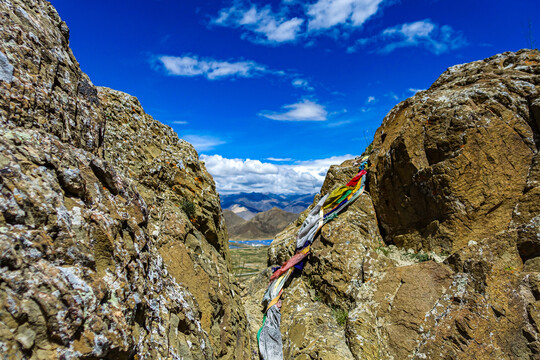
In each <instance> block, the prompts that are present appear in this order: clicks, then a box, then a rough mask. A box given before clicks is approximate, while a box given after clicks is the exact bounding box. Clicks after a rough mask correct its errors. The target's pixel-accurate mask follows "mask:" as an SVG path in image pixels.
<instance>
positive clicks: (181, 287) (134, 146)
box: [0, 0, 251, 359]
mask: <svg viewBox="0 0 540 360" xmlns="http://www.w3.org/2000/svg"><path fill="white" fill-rule="evenodd" d="M0 19H1V24H2V26H1V27H0V37H1V39H2V43H1V46H0V116H1V118H0V121H1V127H0V192H1V195H0V254H1V257H0V352H1V353H2V354H3V356H4V357H6V358H8V359H55V358H59V359H60V358H61V359H97V358H109V359H164V358H167V359H169V358H172V359H179V358H183V359H214V358H228V359H244V358H249V356H250V354H251V348H250V346H251V344H250V340H249V337H248V336H247V331H246V330H247V326H248V324H247V320H246V316H245V313H244V310H243V307H242V305H241V300H240V297H239V295H238V289H237V288H236V285H235V284H234V283H233V281H232V278H231V275H230V274H229V269H230V261H229V254H228V247H227V236H226V228H225V225H224V221H223V216H222V214H221V208H220V205H219V197H218V195H217V193H216V191H215V185H214V182H213V180H212V178H211V177H210V175H209V174H208V173H207V171H206V169H205V168H204V165H203V164H202V163H201V162H199V159H198V155H197V153H196V152H195V150H194V149H193V147H192V146H191V145H190V144H188V143H186V142H184V141H182V140H179V139H178V137H177V136H176V134H175V133H174V132H173V131H172V130H171V129H170V128H168V127H166V126H164V125H162V124H160V123H159V122H157V121H155V120H153V119H152V118H151V117H150V116H149V115H147V114H145V113H144V111H143V109H142V107H141V106H140V104H139V103H138V101H137V100H136V99H135V98H134V97H132V96H129V95H127V94H123V93H120V92H117V91H113V90H110V89H105V88H97V87H95V86H94V85H93V84H92V83H91V82H90V80H89V79H88V77H87V76H86V75H85V74H84V73H83V72H82V71H81V70H80V68H79V65H78V63H77V61H76V59H75V57H74V56H73V54H72V52H71V50H70V49H69V29H68V27H67V26H66V24H65V23H64V22H62V21H61V19H60V17H59V16H58V14H57V12H56V11H55V9H54V8H53V7H52V6H51V5H50V4H49V3H48V2H46V1H42V0H33V1H22V0H21V1H19V0H11V1H2V2H0Z"/></svg>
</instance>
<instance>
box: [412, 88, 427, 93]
mask: <svg viewBox="0 0 540 360" xmlns="http://www.w3.org/2000/svg"><path fill="white" fill-rule="evenodd" d="M424 90H426V89H413V88H409V91H410V92H412V93H413V94H416V93H417V92H419V91H424Z"/></svg>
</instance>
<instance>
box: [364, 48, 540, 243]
mask: <svg viewBox="0 0 540 360" xmlns="http://www.w3.org/2000/svg"><path fill="white" fill-rule="evenodd" d="M539 74H540V54H539V53H538V52H537V51H522V52H518V53H505V54H501V55H496V56H493V57H491V58H489V59H485V60H481V61H476V62H473V63H470V64H464V65H456V66H454V67H451V68H449V69H448V70H447V71H446V72H445V73H444V74H442V75H441V77H440V78H439V79H438V80H437V81H436V82H435V83H434V84H433V85H432V86H431V87H430V88H429V89H428V90H427V91H421V92H419V93H417V94H416V95H415V96H413V97H412V98H410V99H408V100H406V101H404V102H402V103H400V104H399V105H397V106H396V107H395V108H394V109H393V110H392V111H391V112H390V113H389V114H388V115H387V116H386V118H385V119H384V120H383V124H382V126H381V127H380V128H379V130H378V131H377V132H376V134H375V139H374V142H373V148H374V149H375V151H374V153H373V154H372V155H371V157H370V163H371V164H372V168H371V171H370V181H371V187H370V193H371V194H372V196H373V202H374V204H375V207H376V208H377V216H378V218H379V221H380V224H381V227H382V228H383V229H384V232H385V236H386V239H387V240H388V241H392V242H394V243H395V244H396V245H398V246H403V247H411V248H413V249H416V250H419V249H421V248H424V249H427V250H430V249H433V250H439V251H440V250H445V251H452V250H457V249H459V248H461V247H463V246H465V245H466V244H467V242H468V241H469V240H477V239H478V238H484V237H487V236H491V235H492V234H495V233H497V232H499V231H503V230H506V229H507V228H508V227H509V225H510V223H511V222H512V219H513V217H515V216H516V214H517V213H518V212H519V210H518V211H517V212H515V211H514V210H516V206H517V204H518V203H520V202H522V201H528V200H525V199H522V197H527V195H525V194H524V193H529V192H530V191H529V188H530V187H531V186H537V185H534V184H532V183H531V180H530V179H529V176H530V175H533V176H536V175H534V174H530V170H531V168H532V167H531V165H532V164H533V159H534V158H535V157H536V154H537V144H538V129H539V119H538V115H539V114H538V110H537V109H538V105H537V104H538V98H540V92H539V91H540V79H539ZM518 207H519V206H518ZM396 214H399V216H396ZM523 220H525V219H523ZM520 222H521V220H520Z"/></svg>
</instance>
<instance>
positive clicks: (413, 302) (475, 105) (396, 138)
mask: <svg viewBox="0 0 540 360" xmlns="http://www.w3.org/2000/svg"><path fill="white" fill-rule="evenodd" d="M539 91H540V53H539V52H538V51H519V52H517V53H504V54H500V55H496V56H494V57H491V58H489V59H486V60H482V61H477V62H474V63H470V64H464V65H458V66H455V67H452V68H450V69H448V71H446V72H445V73H444V74H443V75H441V77H440V78H439V79H438V80H437V81H436V82H435V83H434V84H433V86H432V87H431V88H430V89H428V90H426V91H423V92H420V93H418V94H416V95H415V96H413V97H412V98H410V99H408V100H406V101H404V102H402V103H400V104H398V105H397V106H396V107H395V108H394V109H393V110H392V111H391V112H390V113H389V114H388V116H387V117H386V118H385V120H384V121H383V124H382V126H381V128H380V129H379V130H378V131H377V133H376V135H375V140H374V143H373V149H374V150H373V152H372V154H371V156H370V158H369V162H370V169H369V174H370V176H369V180H370V181H369V182H368V192H367V193H365V194H363V195H362V196H361V197H359V198H358V199H357V201H356V202H355V203H353V204H352V205H351V206H350V207H349V208H348V209H347V210H346V211H345V212H343V213H341V214H340V215H339V216H338V217H337V218H336V219H335V220H333V221H332V222H330V223H328V224H326V225H325V226H324V227H323V228H322V231H321V234H320V236H319V237H318V238H317V239H316V240H315V243H314V245H313V250H312V253H311V254H310V256H309V260H308V263H307V265H306V267H305V269H304V272H303V273H302V275H301V276H297V277H295V278H294V279H292V281H291V282H290V284H289V287H287V288H285V290H284V294H283V307H282V314H283V317H282V325H281V330H282V331H281V332H282V334H283V342H284V353H285V354H286V359H332V358H335V359H338V358H339V359H537V358H538V357H540V348H539V346H540V342H539V329H540V323H539V321H540V320H538V319H539V317H538V307H539V305H538V303H539V301H540V292H539V290H538V283H539V279H540V272H539V271H540V267H539V264H540V260H539V259H540V258H539V255H540V252H539V249H540V248H539V246H538V244H539V243H540V237H539V235H538V234H540V231H539V230H540V229H539V224H540V221H539V219H540V207H539V206H540V205H539V204H540V197H539V194H540V192H539V173H540V168H539V159H538V144H539V141H540V134H539V131H538V129H539V123H538V119H539V118H538V111H539V107H538V101H539V100H538V98H539V97H540V96H539V94H540V93H539ZM356 171H357V169H355V168H354V167H353V166H352V162H345V163H344V164H342V165H341V166H335V167H332V168H331V169H330V171H329V172H328V174H327V177H326V181H325V184H324V185H323V188H322V189H321V195H324V194H325V193H328V192H329V191H331V190H332V189H333V188H335V187H337V186H339V185H342V184H344V183H345V182H346V181H347V180H348V179H349V178H350V177H351V176H352V175H354V173H355V172H356ZM319 196H320V195H319ZM319 196H317V197H316V199H315V201H317V200H318V198H319ZM306 214H307V212H304V213H303V214H302V215H301V216H300V218H299V219H298V221H297V222H296V223H294V224H291V225H290V226H289V227H288V228H287V229H285V230H284V231H283V232H282V233H280V234H278V235H277V236H276V240H275V241H274V242H273V243H272V245H271V247H270V249H269V252H268V257H269V265H277V264H281V262H283V261H285V260H286V259H287V258H288V257H290V256H291V255H292V254H293V252H294V246H295V242H294V240H295V236H296V233H297V231H298V229H299V227H300V225H301V223H302V221H303V219H304V217H305V216H306ZM269 273H270V271H269V270H267V271H266V272H264V273H262V274H261V275H260V276H259V278H257V279H254V280H253V281H252V282H251V283H250V284H249V285H248V288H249V290H250V292H257V291H259V294H258V295H262V294H261V293H260V292H262V291H263V289H261V288H264V287H265V285H264V284H263V285H260V284H261V283H262V282H263V281H262V278H264V277H265V276H269ZM257 300H260V297H259V299H257ZM246 304H247V308H248V311H249V313H250V315H249V318H250V321H252V322H253V321H260V319H258V318H257V316H258V315H257V314H256V311H255V310H259V311H260V308H258V304H257V302H256V301H251V300H249V301H247V302H246ZM322 324H324V325H325V326H327V327H328V329H333V331H327V332H326V333H325V336H324V337H323V336H321V333H320V330H319V328H320V327H321V326H322ZM252 326H253V327H255V325H252ZM340 328H341V329H343V331H341V330H336V329H340Z"/></svg>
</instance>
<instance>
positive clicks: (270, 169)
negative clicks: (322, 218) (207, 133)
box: [201, 155, 354, 194]
mask: <svg viewBox="0 0 540 360" xmlns="http://www.w3.org/2000/svg"><path fill="white" fill-rule="evenodd" d="M352 158H354V155H343V156H333V157H330V158H327V159H316V160H310V161H298V162H296V163H294V164H292V165H276V164H271V163H267V162H261V161H259V160H250V159H227V158H224V157H222V156H221V155H201V160H203V161H204V162H205V163H206V168H207V169H208V172H210V174H212V176H213V177H214V180H215V181H216V186H217V189H218V192H220V193H222V194H228V193H237V192H267V193H275V194H292V193H296V194H307V193H316V192H318V191H319V190H320V187H321V186H322V183H323V181H324V178H325V176H326V172H327V171H328V168H329V167H330V165H333V164H340V163H342V162H343V161H345V160H347V159H352Z"/></svg>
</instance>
